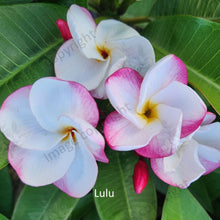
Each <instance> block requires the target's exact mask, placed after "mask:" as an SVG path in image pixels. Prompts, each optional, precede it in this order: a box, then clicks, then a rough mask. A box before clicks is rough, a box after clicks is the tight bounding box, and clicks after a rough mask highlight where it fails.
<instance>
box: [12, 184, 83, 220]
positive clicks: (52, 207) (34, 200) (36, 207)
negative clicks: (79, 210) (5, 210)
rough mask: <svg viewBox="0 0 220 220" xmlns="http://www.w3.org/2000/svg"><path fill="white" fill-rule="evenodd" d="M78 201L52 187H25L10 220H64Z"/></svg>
mask: <svg viewBox="0 0 220 220" xmlns="http://www.w3.org/2000/svg"><path fill="white" fill-rule="evenodd" d="M78 201H79V199H75V198H72V197H70V196H68V195H67V194H65V193H63V192H62V191H60V190H59V189H58V188H57V187H55V186H53V185H49V186H44V187H38V188H34V187H29V186H25V187H24V189H23V191H22V192H21V194H20V196H19V198H18V201H17V203H16V206H15V209H14V213H13V216H12V220H18V219H22V220H61V219H62V220H65V219H68V218H69V216H70V215H71V212H72V211H73V209H74V208H75V207H76V205H77V202H78Z"/></svg>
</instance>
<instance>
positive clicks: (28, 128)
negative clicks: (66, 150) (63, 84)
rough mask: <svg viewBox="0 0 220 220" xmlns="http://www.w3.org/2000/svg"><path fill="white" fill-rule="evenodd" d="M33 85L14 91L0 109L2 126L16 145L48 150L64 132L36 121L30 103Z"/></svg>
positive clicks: (2, 129) (0, 125)
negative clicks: (43, 125)
mask: <svg viewBox="0 0 220 220" xmlns="http://www.w3.org/2000/svg"><path fill="white" fill-rule="evenodd" d="M30 90H31V86H26V87H23V88H21V89H19V90H17V91H15V92H14V93H12V94H11V95H10V96H9V97H8V98H7V99H6V100H5V101H4V103H3V105H2V108H1V110H0V128H1V131H2V132H3V133H4V135H5V136H6V137H7V138H8V139H9V140H10V141H12V142H13V143H14V144H15V145H18V146H20V147H22V148H27V149H38V150H48V149H50V148H51V147H53V146H55V145H56V144H57V143H58V142H59V141H60V140H61V139H62V138H63V135H62V134H58V133H51V132H49V131H47V130H45V129H43V128H42V127H41V126H40V125H39V124H38V122H37V121H36V119H35V117H34V115H33V113H32V112H31V109H30V105H29V94H30Z"/></svg>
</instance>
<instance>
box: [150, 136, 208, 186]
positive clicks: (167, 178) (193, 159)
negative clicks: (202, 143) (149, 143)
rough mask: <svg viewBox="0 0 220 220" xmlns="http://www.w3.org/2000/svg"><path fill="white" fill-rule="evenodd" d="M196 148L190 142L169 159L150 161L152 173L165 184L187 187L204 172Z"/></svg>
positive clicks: (194, 142)
mask: <svg viewBox="0 0 220 220" xmlns="http://www.w3.org/2000/svg"><path fill="white" fill-rule="evenodd" d="M197 147H198V143H197V142H196V141H193V140H191V141H188V142H185V143H184V144H183V145H181V147H180V148H179V150H178V151H176V153H175V154H173V155H171V156H169V157H164V158H155V159H151V167H152V169H153V171H154V173H155V174H156V175H157V176H158V177H159V178H160V179H162V180H163V181H164V182H166V183H167V184H170V185H172V186H178V187H180V188H186V187H188V186H189V185H190V183H192V182H193V181H195V180H197V179H198V178H199V177H200V176H201V175H203V174H204V172H205V169H204V167H203V166H202V165H201V164H200V162H199V158H198V152H197Z"/></svg>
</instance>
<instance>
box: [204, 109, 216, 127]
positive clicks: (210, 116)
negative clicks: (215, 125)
mask: <svg viewBox="0 0 220 220" xmlns="http://www.w3.org/2000/svg"><path fill="white" fill-rule="evenodd" d="M215 119H216V115H215V114H214V113H212V112H206V115H205V118H204V119H203V121H202V124H201V126H203V125H208V124H211V123H212V122H213V121H215Z"/></svg>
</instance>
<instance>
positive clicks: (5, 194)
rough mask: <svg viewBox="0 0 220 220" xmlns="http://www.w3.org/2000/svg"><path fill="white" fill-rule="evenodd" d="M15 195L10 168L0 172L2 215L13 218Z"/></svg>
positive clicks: (0, 206)
mask: <svg viewBox="0 0 220 220" xmlns="http://www.w3.org/2000/svg"><path fill="white" fill-rule="evenodd" d="M12 206H13V193H12V184H11V178H10V175H9V172H8V167H5V168H4V169H2V170H0V213H2V214H3V215H5V216H7V217H11V213H12Z"/></svg>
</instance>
